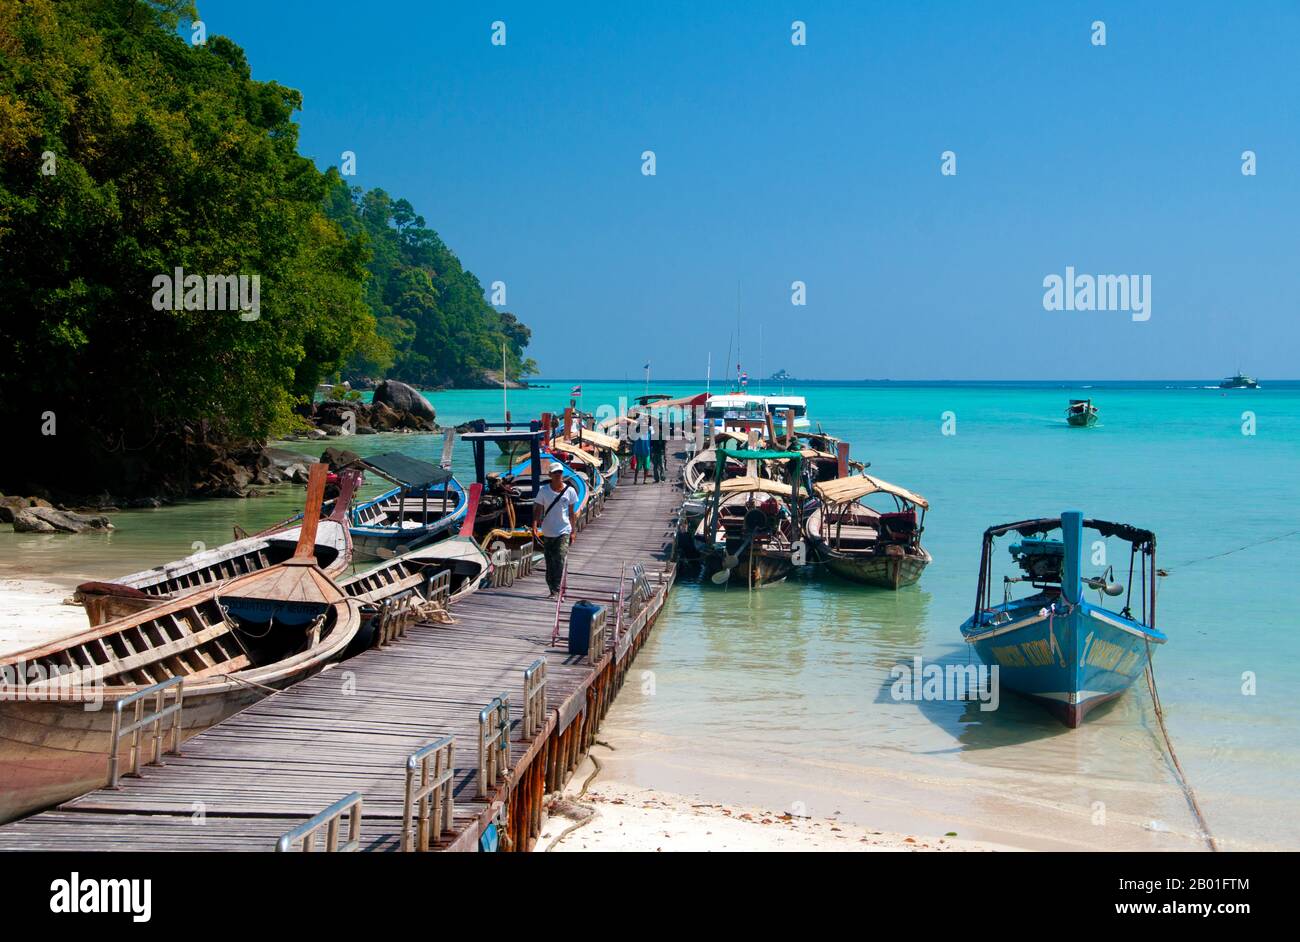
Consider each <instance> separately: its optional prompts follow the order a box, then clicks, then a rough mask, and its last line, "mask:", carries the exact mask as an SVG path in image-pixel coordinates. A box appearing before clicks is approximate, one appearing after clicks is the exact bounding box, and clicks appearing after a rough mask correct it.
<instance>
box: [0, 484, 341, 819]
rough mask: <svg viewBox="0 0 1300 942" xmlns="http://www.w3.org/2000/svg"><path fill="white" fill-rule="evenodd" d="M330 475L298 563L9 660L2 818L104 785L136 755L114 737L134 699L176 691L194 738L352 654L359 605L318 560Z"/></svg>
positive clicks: (3, 708)
mask: <svg viewBox="0 0 1300 942" xmlns="http://www.w3.org/2000/svg"><path fill="white" fill-rule="evenodd" d="M326 471H327V469H326V466H325V465H323V464H318V465H315V466H313V468H312V471H311V478H310V481H309V483H308V496H309V499H308V504H307V514H306V516H305V518H304V520H303V524H302V528H301V533H300V535H299V539H298V544H297V548H296V549H295V552H294V555H293V556H292V557H291V558H289V559H287V560H285V561H284V562H282V563H279V564H277V565H274V566H270V567H268V568H266V569H263V570H260V571H258V572H253V573H249V574H246V575H241V576H237V577H235V578H233V579H230V580H226V581H222V582H219V583H216V584H211V585H208V586H205V587H203V588H201V589H198V590H196V591H194V592H191V593H189V594H187V595H185V596H183V597H181V598H178V599H172V600H169V601H166V602H163V603H162V604H160V605H157V606H155V607H153V608H150V609H148V610H146V611H143V612H136V613H133V614H130V615H127V616H124V617H122V618H117V619H114V620H112V621H109V622H106V623H104V624H102V625H97V626H95V627H93V628H90V629H88V630H86V631H83V632H81V633H79V634H76V635H73V636H72V637H70V638H65V639H63V640H61V641H57V642H52V643H48V644H43V645H40V646H37V647H34V648H30V649H28V650H26V651H21V652H18V653H16V654H12V655H8V656H6V657H5V658H4V659H3V660H0V821H3V820H9V819H12V818H14V817H17V816H20V815H23V814H27V813H29V812H32V811H35V810H37V809H39V808H44V807H48V806H50V805H53V804H57V803H58V802H61V801H66V800H67V799H70V798H73V797H76V796H77V795H81V794H84V793H86V792H87V791H90V790H92V789H94V788H98V787H100V786H102V785H104V784H105V782H106V779H107V777H108V775H109V769H110V768H111V764H112V763H111V759H110V757H111V756H113V755H114V754H115V753H116V754H117V758H118V760H119V761H124V760H125V759H126V758H127V755H128V753H129V749H128V744H129V742H130V736H129V735H128V736H126V737H124V738H123V739H122V740H121V741H120V742H118V743H116V744H115V743H113V742H112V738H113V736H112V730H113V728H114V716H115V713H116V712H117V710H116V706H117V704H119V702H120V701H123V700H125V699H126V698H128V697H132V696H133V695H135V694H139V693H142V692H144V691H146V690H149V688H151V687H154V686H155V685H159V684H171V686H170V687H168V688H166V689H163V690H161V691H159V695H161V696H163V697H164V698H168V697H170V699H171V700H172V702H173V703H175V702H176V701H177V699H179V700H180V702H181V704H182V709H181V710H180V724H179V725H180V731H181V735H182V737H189V736H191V735H194V734H195V733H198V732H200V731H201V730H204V729H207V728H208V727H210V726H212V725H213V724H215V723H219V722H221V720H223V719H225V718H226V717H228V716H230V715H231V714H233V713H235V712H237V711H239V710H241V709H243V708H244V707H246V706H248V705H249V704H251V703H254V702H256V701H257V700H260V699H262V698H263V697H265V696H266V695H267V694H268V693H272V692H274V691H276V690H279V689H282V688H284V687H288V686H290V685H291V684H293V683H296V682H297V681H299V680H302V679H303V678H305V677H308V676H310V675H312V674H315V673H317V672H319V671H320V670H322V669H324V668H325V667H326V666H328V665H329V664H331V663H333V662H334V661H336V660H338V659H339V658H340V657H342V656H343V654H344V652H345V651H346V649H347V648H348V645H349V643H350V642H351V641H352V639H353V637H354V636H355V635H356V633H357V630H358V627H359V625H360V615H359V612H360V608H361V605H360V603H359V602H358V601H356V600H355V599H352V598H350V597H349V596H348V595H347V594H346V593H344V592H343V591H342V590H341V589H340V588H339V587H338V585H337V584H336V583H335V582H334V581H333V580H332V579H330V577H329V576H328V575H326V573H325V572H324V571H323V570H322V569H321V568H320V566H319V565H318V564H317V562H316V559H315V558H314V555H313V548H314V546H315V531H316V527H317V523H318V521H319V517H320V507H321V498H322V497H323V495H324V489H325V475H326ZM176 678H179V679H180V682H179V684H177V683H176V682H175V679H176ZM178 688H179V690H180V693H179V696H178ZM122 719H123V720H124V721H126V722H129V721H130V720H131V719H132V716H131V715H130V714H129V713H128V714H127V715H125V716H123V717H122ZM166 722H170V720H168V721H166Z"/></svg>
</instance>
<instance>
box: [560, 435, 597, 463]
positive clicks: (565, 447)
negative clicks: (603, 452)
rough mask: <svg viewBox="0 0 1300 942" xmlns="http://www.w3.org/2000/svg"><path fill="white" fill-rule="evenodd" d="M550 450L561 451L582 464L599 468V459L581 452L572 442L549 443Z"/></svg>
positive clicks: (588, 453)
mask: <svg viewBox="0 0 1300 942" xmlns="http://www.w3.org/2000/svg"><path fill="white" fill-rule="evenodd" d="M551 448H552V449H554V450H555V451H562V452H564V453H565V454H566V455H572V456H573V457H575V458H577V459H578V460H579V461H581V462H583V463H584V464H589V465H591V466H592V467H593V468H599V467H600V459H599V458H597V457H596V456H595V455H593V454H591V453H590V452H586V451H583V450H582V449H581V448H579V447H578V446H577V445H575V444H573V443H572V442H565V441H560V440H558V439H557V440H556V441H553V442H551Z"/></svg>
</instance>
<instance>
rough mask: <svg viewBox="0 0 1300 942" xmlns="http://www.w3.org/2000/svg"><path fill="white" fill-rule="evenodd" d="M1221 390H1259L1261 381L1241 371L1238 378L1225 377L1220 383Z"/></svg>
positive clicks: (1238, 372)
mask: <svg viewBox="0 0 1300 942" xmlns="http://www.w3.org/2000/svg"><path fill="white" fill-rule="evenodd" d="M1219 388H1220V389H1259V381H1258V380H1256V379H1255V377H1253V376H1247V375H1246V374H1245V373H1243V372H1241V371H1240V370H1238V371H1237V375H1236V376H1228V377H1225V378H1224V379H1223V380H1222V381H1221V382H1220V383H1219Z"/></svg>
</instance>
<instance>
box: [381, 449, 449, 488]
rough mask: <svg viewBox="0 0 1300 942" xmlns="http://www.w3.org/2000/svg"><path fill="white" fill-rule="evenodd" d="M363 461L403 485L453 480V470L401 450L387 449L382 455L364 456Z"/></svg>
mask: <svg viewBox="0 0 1300 942" xmlns="http://www.w3.org/2000/svg"><path fill="white" fill-rule="evenodd" d="M361 463H362V464H363V465H365V466H366V467H367V468H370V469H371V470H373V471H375V472H377V473H379V474H381V475H383V476H384V477H386V478H388V480H390V481H394V482H396V483H398V484H400V485H402V486H403V487H425V486H427V485H430V484H445V483H446V482H448V481H450V480H451V472H450V471H448V470H447V469H446V468H443V467H439V466H438V465H436V464H430V463H429V462H427V461H421V460H420V459H419V458H412V457H411V456H410V455H404V454H402V453H401V452H400V451H387V452H384V453H383V454H382V455H374V456H373V457H370V458H362V459H361Z"/></svg>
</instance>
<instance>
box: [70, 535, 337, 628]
mask: <svg viewBox="0 0 1300 942" xmlns="http://www.w3.org/2000/svg"><path fill="white" fill-rule="evenodd" d="M300 532H301V527H297V526H294V527H286V528H284V529H281V530H278V531H275V532H273V533H264V534H259V535H258V536H250V537H245V538H244V539H242V540H235V541H234V542H232V543H226V544H225V545H223V546H217V547H213V548H212V549H208V550H202V551H200V552H198V553H193V554H191V555H189V556H185V557H183V558H181V559H177V560H173V561H172V562H169V563H164V564H163V565H161V566H155V567H154V568H153V569H145V570H142V571H140V572H134V573H131V574H130V575H128V576H123V577H122V578H120V579H117V580H115V581H114V582H111V583H105V582H87V583H83V584H82V585H80V586H78V587H77V591H76V594H75V597H76V599H77V600H78V601H79V602H81V604H82V606H83V607H84V608H85V610H86V617H87V618H88V619H89V621H90V624H91V625H102V624H104V623H105V622H109V621H112V620H113V619H115V618H122V617H124V616H127V615H133V614H135V613H137V612H142V611H144V610H145V609H149V608H153V607H154V606H155V605H161V604H162V603H163V602H167V601H171V600H172V599H178V598H182V597H184V596H185V595H187V594H189V593H191V592H196V591H199V590H201V589H203V588H205V587H207V586H211V585H215V584H217V583H220V582H225V581H227V580H229V579H235V578H238V577H240V576H245V575H248V574H250V573H254V572H259V571H261V570H263V569H266V568H268V567H269V566H271V565H274V564H275V563H276V562H279V561H282V560H284V559H287V558H288V557H289V555H290V554H291V553H292V552H293V548H294V545H295V544H296V543H297V541H298V535H299V533H300ZM352 547H353V544H352V540H351V538H350V536H349V534H348V528H347V527H346V526H345V525H344V524H343V523H341V522H339V521H337V520H322V521H321V522H320V525H319V527H318V529H317V533H316V560H317V563H318V564H319V565H320V567H321V569H322V571H323V572H324V573H325V574H326V575H328V576H329V577H330V578H337V577H339V576H341V575H342V574H343V573H344V572H346V571H347V568H348V566H349V564H350V563H351V562H352V551H353V550H352Z"/></svg>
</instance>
